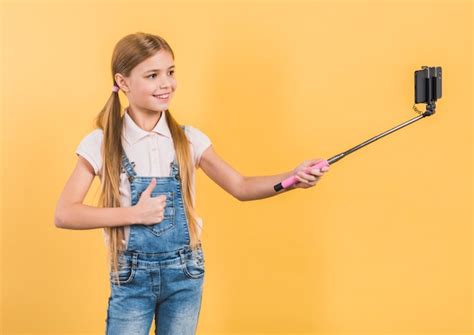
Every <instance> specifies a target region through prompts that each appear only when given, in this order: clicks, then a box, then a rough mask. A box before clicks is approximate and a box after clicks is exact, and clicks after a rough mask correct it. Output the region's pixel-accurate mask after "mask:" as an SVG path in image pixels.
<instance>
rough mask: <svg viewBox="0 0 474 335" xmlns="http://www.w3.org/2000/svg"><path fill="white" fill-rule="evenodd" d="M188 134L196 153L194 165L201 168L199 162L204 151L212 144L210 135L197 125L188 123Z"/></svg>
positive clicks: (194, 153)
mask: <svg viewBox="0 0 474 335" xmlns="http://www.w3.org/2000/svg"><path fill="white" fill-rule="evenodd" d="M185 129H186V136H187V137H188V139H189V141H190V142H191V145H192V148H193V155H194V157H193V158H194V165H195V166H196V168H197V169H198V168H199V162H200V161H201V156H202V154H203V152H204V151H205V150H206V149H207V148H209V146H210V145H211V144H212V142H211V140H210V139H209V137H208V136H207V135H206V134H204V133H203V132H202V131H201V130H199V129H197V128H196V127H193V126H190V125H186V127H185Z"/></svg>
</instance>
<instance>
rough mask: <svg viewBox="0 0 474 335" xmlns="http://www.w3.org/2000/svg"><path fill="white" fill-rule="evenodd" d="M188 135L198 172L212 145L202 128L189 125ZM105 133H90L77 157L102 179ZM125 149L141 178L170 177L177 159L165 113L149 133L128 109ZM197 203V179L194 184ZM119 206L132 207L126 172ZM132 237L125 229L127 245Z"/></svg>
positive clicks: (80, 147) (125, 121)
mask: <svg viewBox="0 0 474 335" xmlns="http://www.w3.org/2000/svg"><path fill="white" fill-rule="evenodd" d="M185 134H186V137H187V138H188V140H189V141H190V142H191V144H190V150H191V157H192V158H193V163H194V166H195V167H196V169H198V168H199V161H200V159H201V155H202V153H203V152H204V151H205V150H206V149H207V148H208V147H209V146H210V145H211V144H212V143H211V140H210V139H209V137H208V136H207V135H206V134H204V133H203V132H202V131H200V130H199V129H197V128H195V127H192V126H190V125H186V126H185ZM102 138H103V131H102V129H100V128H97V129H95V130H93V131H92V132H90V133H88V134H87V135H86V136H85V137H84V138H83V139H82V141H81V142H80V143H79V145H78V146H77V149H76V154H77V155H81V156H82V157H84V158H85V159H86V160H87V161H88V162H89V163H90V164H91V165H92V167H93V168H94V172H95V174H96V176H98V177H99V179H100V180H102V175H101V170H102V155H101V145H102ZM122 146H123V148H124V150H125V154H126V155H127V157H128V159H129V160H130V163H131V164H132V166H133V168H134V169H135V172H136V173H137V175H139V176H153V177H168V176H169V174H170V164H171V162H172V161H173V159H174V156H175V150H174V145H173V139H172V137H171V133H170V130H169V128H168V123H167V120H166V113H164V112H163V113H162V114H161V117H160V120H159V121H158V122H157V124H156V125H155V127H154V128H153V130H151V131H150V132H148V131H146V130H144V129H142V128H140V127H139V126H138V125H137V124H136V123H135V122H134V121H133V119H132V118H131V117H130V115H129V114H128V110H127V109H125V113H124V122H123V128H122ZM191 183H192V184H191V189H192V190H193V192H192V194H193V201H194V194H195V192H194V176H193V179H192V181H191ZM120 205H121V207H130V206H131V194H130V181H129V180H128V178H127V174H126V173H125V171H122V172H121V173H120ZM198 225H199V226H200V227H198V231H199V235H200V233H201V230H202V218H198ZM103 231H104V238H105V241H104V242H105V244H106V245H108V236H107V233H106V231H105V229H104V230H103ZM129 234H130V226H125V242H124V243H125V244H126V243H127V241H128V237H129Z"/></svg>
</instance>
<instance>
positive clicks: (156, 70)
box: [143, 65, 175, 74]
mask: <svg viewBox="0 0 474 335" xmlns="http://www.w3.org/2000/svg"><path fill="white" fill-rule="evenodd" d="M174 67H175V66H174V65H171V66H170V67H169V68H168V70H169V69H171V68H174ZM160 71H161V70H160V69H153V70H148V71H146V72H145V73H148V72H160ZM145 73H143V74H145Z"/></svg>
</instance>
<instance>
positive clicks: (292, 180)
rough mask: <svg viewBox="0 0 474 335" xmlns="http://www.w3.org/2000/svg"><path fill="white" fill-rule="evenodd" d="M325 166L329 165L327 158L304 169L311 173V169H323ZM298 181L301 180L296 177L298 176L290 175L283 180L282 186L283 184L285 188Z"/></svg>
mask: <svg viewBox="0 0 474 335" xmlns="http://www.w3.org/2000/svg"><path fill="white" fill-rule="evenodd" d="M325 166H329V163H328V161H327V160H322V161H319V162H317V163H315V164H313V165H310V166H308V167H307V168H306V169H305V170H304V172H306V173H308V174H309V173H310V172H311V170H313V169H321V168H323V167H325ZM298 181H299V180H298V179H297V178H296V176H291V177H288V178H286V179H285V180H283V181H282V182H281V186H282V187H283V188H287V187H290V186H291V185H294V184H296V183H297V182H298Z"/></svg>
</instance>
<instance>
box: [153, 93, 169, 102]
mask: <svg viewBox="0 0 474 335" xmlns="http://www.w3.org/2000/svg"><path fill="white" fill-rule="evenodd" d="M153 96H154V97H155V98H157V99H158V100H159V101H166V100H168V99H169V97H170V94H169V93H167V94H162V95H153Z"/></svg>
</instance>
